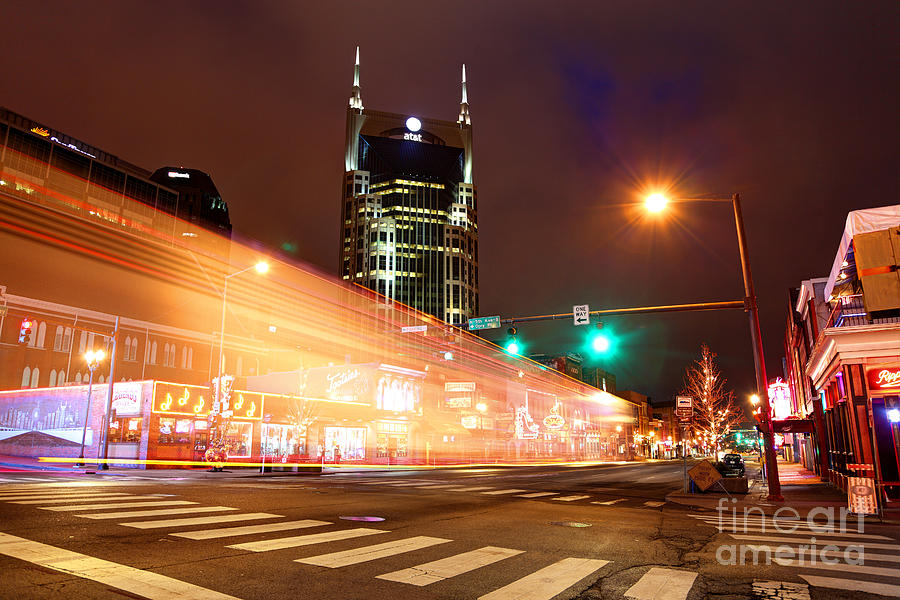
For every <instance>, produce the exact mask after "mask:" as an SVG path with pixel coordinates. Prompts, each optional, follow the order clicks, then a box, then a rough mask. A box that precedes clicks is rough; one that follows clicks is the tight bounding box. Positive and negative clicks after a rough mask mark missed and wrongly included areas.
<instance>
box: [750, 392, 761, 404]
mask: <svg viewBox="0 0 900 600" xmlns="http://www.w3.org/2000/svg"><path fill="white" fill-rule="evenodd" d="M750 404H752V405H753V406H756V405H757V404H759V395H758V394H753V395H752V396H750Z"/></svg>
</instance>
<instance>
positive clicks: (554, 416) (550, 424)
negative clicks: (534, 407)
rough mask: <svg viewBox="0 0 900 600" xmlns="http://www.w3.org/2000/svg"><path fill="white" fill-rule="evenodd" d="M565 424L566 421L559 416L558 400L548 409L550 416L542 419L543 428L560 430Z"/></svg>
mask: <svg viewBox="0 0 900 600" xmlns="http://www.w3.org/2000/svg"><path fill="white" fill-rule="evenodd" d="M565 424H566V420H565V419H564V418H563V417H562V415H561V414H559V400H557V401H556V404H554V405H553V408H551V409H550V414H549V415H547V416H546V417H544V427H546V428H547V429H562V427H563V425H565Z"/></svg>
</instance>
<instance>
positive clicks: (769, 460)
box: [646, 194, 784, 501]
mask: <svg viewBox="0 0 900 600" xmlns="http://www.w3.org/2000/svg"><path fill="white" fill-rule="evenodd" d="M680 200H685V201H700V202H703V201H709V202H731V205H732V208H733V210H734V226H735V229H736V230H737V238H738V249H739V250H740V255H741V273H742V275H743V279H744V306H745V308H744V310H745V311H746V312H747V313H748V316H749V318H750V342H751V344H752V345H753V362H754V365H755V367H756V391H757V394H758V395H759V398H760V400H761V402H762V413H763V414H762V419H761V420H760V425H761V427H762V430H763V431H762V433H763V440H764V443H765V453H766V454H765V456H766V476H767V479H768V484H769V497H768V499H769V500H774V501H781V500H783V499H784V498H783V497H782V495H781V483H780V482H779V481H778V466H777V464H776V462H775V460H776V458H775V444H774V442H775V432H774V430H773V428H772V418H771V412H770V409H769V395H768V393H767V389H768V386H767V380H766V361H765V357H764V355H763V347H762V334H761V332H760V327H759V308H758V306H757V302H756V292H755V291H754V289H753V275H752V274H751V272H750V253H749V251H748V249H747V239H746V238H747V236H746V233H745V232H744V216H743V213H742V212H741V195H740V194H733V195H732V196H731V198H722V197H719V198H712V197H711V198H683V199H680ZM667 203H668V199H667V198H665V196H662V195H661V194H653V195H651V196H649V197H648V198H647V199H646V207H647V210H649V211H651V212H660V211H661V210H663V209H664V208H665V207H666V204H667Z"/></svg>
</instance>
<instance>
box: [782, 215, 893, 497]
mask: <svg viewBox="0 0 900 600" xmlns="http://www.w3.org/2000/svg"><path fill="white" fill-rule="evenodd" d="M898 239H900V205H895V206H886V207H880V208H874V209H867V210H858V211H853V212H851V213H849V214H848V216H847V223H846V226H845V229H844V234H843V236H842V238H841V242H840V244H839V248H838V252H837V254H836V256H835V259H834V263H833V267H832V270H831V273H830V274H829V275H828V277H826V278H821V279H810V280H807V281H804V282H803V283H802V285H801V286H800V288H798V289H796V290H794V291H793V292H792V295H791V306H790V309H789V310H790V316H789V319H788V323H787V331H786V333H785V354H786V356H785V359H786V360H785V364H786V369H785V370H786V375H787V377H788V384H789V386H790V392H791V396H792V399H791V401H790V406H789V414H788V416H787V418H784V416H783V415H781V418H780V419H779V415H775V419H776V420H775V425H776V431H778V432H781V433H783V434H788V433H796V432H799V433H802V434H805V436H806V438H805V439H808V440H809V441H808V443H806V445H805V447H803V448H801V451H802V452H804V454H805V455H806V456H804V457H803V460H804V462H805V463H806V464H807V465H808V466H809V467H811V468H814V469H815V470H816V472H817V473H818V474H819V475H820V476H821V477H822V478H823V479H824V480H827V481H830V482H832V483H833V484H834V485H836V486H838V487H840V488H841V489H846V488H847V486H848V480H849V478H851V477H857V476H869V477H874V478H875V481H876V484H877V485H878V489H879V493H880V495H881V497H882V499H883V500H885V501H887V502H897V501H898V500H900V446H898V440H900V274H898V273H900V271H898V265H900V243H898V242H897V240H898ZM781 412H782V413H784V411H781Z"/></svg>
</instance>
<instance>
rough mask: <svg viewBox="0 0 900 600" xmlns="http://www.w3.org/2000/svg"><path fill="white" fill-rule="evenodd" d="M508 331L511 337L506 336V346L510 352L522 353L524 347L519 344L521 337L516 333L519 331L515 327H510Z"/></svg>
mask: <svg viewBox="0 0 900 600" xmlns="http://www.w3.org/2000/svg"><path fill="white" fill-rule="evenodd" d="M506 333H507V334H508V335H509V337H507V338H506V344H505V346H504V348H505V349H506V351H507V352H508V353H510V354H520V353H521V351H522V347H521V345H520V344H519V338H518V336H517V335H516V334H517V333H518V332H517V331H516V328H515V327H510V328H509V329H507V330H506Z"/></svg>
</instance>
